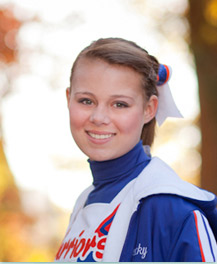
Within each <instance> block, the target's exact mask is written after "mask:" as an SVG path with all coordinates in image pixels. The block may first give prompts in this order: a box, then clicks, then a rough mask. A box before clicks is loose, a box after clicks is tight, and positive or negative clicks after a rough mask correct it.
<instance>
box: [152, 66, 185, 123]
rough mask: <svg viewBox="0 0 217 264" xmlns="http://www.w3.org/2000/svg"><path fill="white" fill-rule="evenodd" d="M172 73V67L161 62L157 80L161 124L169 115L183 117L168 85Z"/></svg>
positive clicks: (158, 119) (158, 120)
mask: <svg viewBox="0 0 217 264" xmlns="http://www.w3.org/2000/svg"><path fill="white" fill-rule="evenodd" d="M171 74H172V69H171V67H169V66H167V65H164V64H160V66H159V70H158V80H157V90H158V109H157V114H156V120H157V122H158V124H159V126H160V125H162V124H163V122H164V121H165V120H166V118H167V117H179V118H180V117H183V116H182V114H181V113H180V111H179V110H178V108H177V106H176V103H175V101H174V99H173V96H172V94H171V91H170V88H169V85H168V81H169V79H170V77H171Z"/></svg>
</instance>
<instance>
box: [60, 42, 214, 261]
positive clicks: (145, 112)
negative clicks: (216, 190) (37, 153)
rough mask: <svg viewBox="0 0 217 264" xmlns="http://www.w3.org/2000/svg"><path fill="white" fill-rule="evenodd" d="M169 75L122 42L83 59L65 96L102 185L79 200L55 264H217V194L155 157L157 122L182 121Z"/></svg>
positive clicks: (91, 49) (95, 48) (75, 132)
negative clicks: (184, 178)
mask: <svg viewBox="0 0 217 264" xmlns="http://www.w3.org/2000/svg"><path fill="white" fill-rule="evenodd" d="M169 73H170V70H169V68H168V67H167V66H163V65H159V63H158V61H157V59H156V58H155V57H153V56H150V55H149V54H148V53H147V51H145V50H144V49H142V48H140V47H139V46H137V45H136V44H135V43H133V42H131V41H127V40H124V39H119V38H108V39H99V40H97V41H95V42H93V43H92V44H91V45H90V46H88V47H87V48H85V49H84V50H83V51H81V53H80V54H79V55H78V57H77V59H76V61H75V63H74V65H73V67H72V71H71V77H70V87H69V88H67V90H66V95H67V101H68V109H69V115H70V127H71V133H72V136H73V138H74V140H75V142H76V143H77V145H78V147H79V148H80V149H81V150H82V151H83V152H84V153H85V154H86V155H87V156H88V157H89V160H88V162H89V164H90V169H91V171H92V174H93V185H92V186H90V187H89V188H88V189H86V190H85V191H84V192H83V193H82V194H81V195H80V197H79V198H78V200H77V203H76V205H75V208H74V211H73V213H72V215H71V218H70V223H69V226H68V229H67V232H66V235H65V238H64V240H63V242H62V245H61V247H60V249H59V251H58V253H57V255H56V261H69V262H70V261H73V262H74V261H78V262H80V261H86V262H90V261H95V262H96V261H104V262H118V261H124V262H130V261H135V262H153V261H159V262H163V261H166V262H168V261H173V262H176V261H181V262H185V261H186V262H189V261H196V262H200V261H209V262H214V261H216V260H217V245H216V239H217V210H216V197H215V195H214V194H212V193H209V192H207V191H205V190H201V189H199V188H197V187H195V186H193V185H191V184H189V183H187V182H184V181H182V180H181V179H180V178H179V177H178V176H177V175H176V173H175V172H174V171H173V170H172V169H171V168H169V167H168V166H167V165H166V164H165V163H164V162H163V161H161V160H160V159H159V158H152V157H151V155H150V152H149V148H150V146H151V144H152V142H153V140H154V130H155V123H156V119H157V121H158V122H159V123H160V124H161V123H162V122H163V121H164V119H165V118H166V117H167V116H177V117H178V116H180V114H179V112H178V110H177V108H176V106H175V104H174V101H173V99H172V97H171V94H170V91H169V88H168V86H167V84H166V83H167V81H168V78H169ZM143 145H144V146H143ZM214 234H215V236H214Z"/></svg>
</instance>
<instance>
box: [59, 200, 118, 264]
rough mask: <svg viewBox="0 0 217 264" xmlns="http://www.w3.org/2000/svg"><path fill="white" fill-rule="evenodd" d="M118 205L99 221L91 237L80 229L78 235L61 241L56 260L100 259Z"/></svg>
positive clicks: (91, 260)
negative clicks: (86, 235) (85, 235)
mask: <svg viewBox="0 0 217 264" xmlns="http://www.w3.org/2000/svg"><path fill="white" fill-rule="evenodd" d="M118 207H119V205H118V206H117V207H116V208H115V210H114V211H113V212H112V213H111V214H110V215H109V216H108V217H107V218H106V219H104V220H103V221H102V222H101V224H100V225H99V226H98V227H97V228H96V230H95V232H94V235H93V236H92V237H84V236H83V235H84V233H85V230H82V231H81V233H80V234H79V236H78V237H74V238H71V239H69V240H68V241H66V242H63V243H62V245H61V246H60V249H59V251H58V252H57V255H56V260H69V261H70V260H77V261H79V262H80V261H88V262H93V261H94V262H95V261H101V260H102V257H103V252H104V248H105V243H106V239H107V235H108V232H109V229H110V227H111V224H112V221H113V219H114V217H115V214H116V212H117V210H118ZM66 236H67V235H66Z"/></svg>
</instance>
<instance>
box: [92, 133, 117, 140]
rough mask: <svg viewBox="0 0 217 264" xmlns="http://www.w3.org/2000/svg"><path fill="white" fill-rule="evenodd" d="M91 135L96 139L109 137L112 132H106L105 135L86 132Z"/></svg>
mask: <svg viewBox="0 0 217 264" xmlns="http://www.w3.org/2000/svg"><path fill="white" fill-rule="evenodd" d="M88 134H89V135H90V136H91V137H93V138H96V139H105V138H110V137H111V136H112V134H107V135H99V134H93V133H90V132H89V133H88Z"/></svg>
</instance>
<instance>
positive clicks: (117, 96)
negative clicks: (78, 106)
mask: <svg viewBox="0 0 217 264" xmlns="http://www.w3.org/2000/svg"><path fill="white" fill-rule="evenodd" d="M77 94H84V95H91V96H95V95H94V94H93V93H90V92H76V93H75V95H77ZM111 97H112V98H119V97H123V98H128V99H134V97H133V96H132V97H131V96H127V95H124V94H114V95H111Z"/></svg>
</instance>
